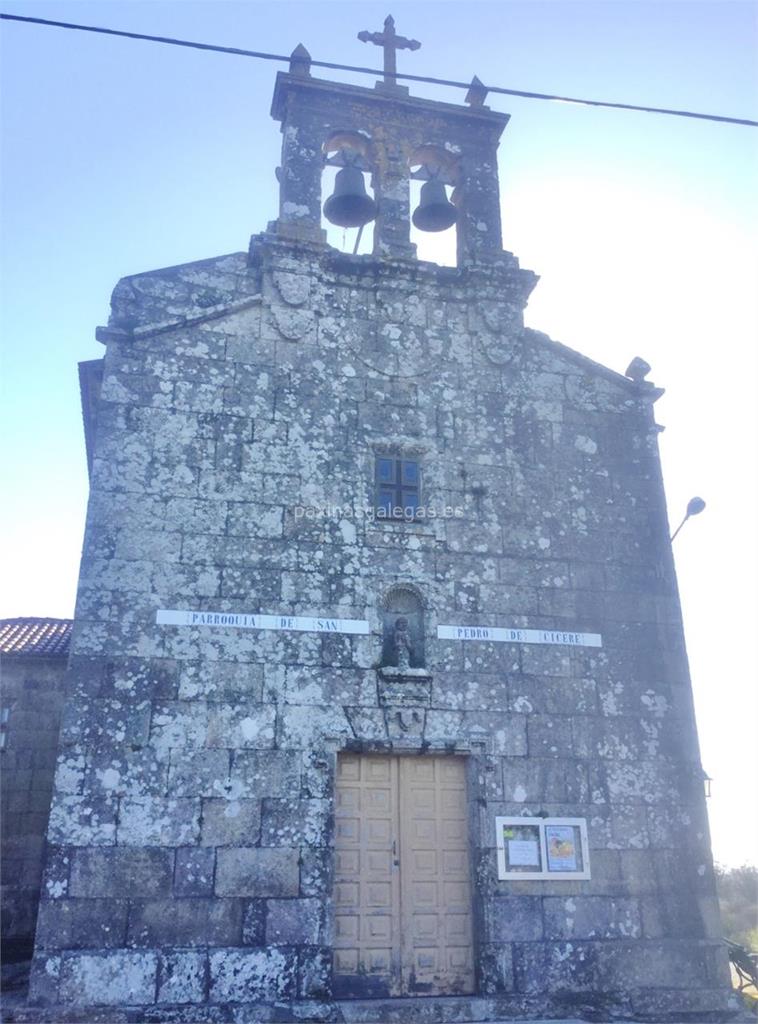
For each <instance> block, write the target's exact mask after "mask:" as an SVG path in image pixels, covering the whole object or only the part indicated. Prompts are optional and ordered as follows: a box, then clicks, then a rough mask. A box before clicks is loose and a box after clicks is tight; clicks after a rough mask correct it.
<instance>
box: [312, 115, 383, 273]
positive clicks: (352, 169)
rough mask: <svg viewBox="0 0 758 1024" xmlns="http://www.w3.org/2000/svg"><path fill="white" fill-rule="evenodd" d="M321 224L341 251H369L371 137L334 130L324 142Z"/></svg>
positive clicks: (373, 205)
mask: <svg viewBox="0 0 758 1024" xmlns="http://www.w3.org/2000/svg"><path fill="white" fill-rule="evenodd" d="M322 150H323V154H324V157H323V159H324V169H323V172H322V175H321V197H322V205H321V227H322V228H323V229H324V231H326V240H327V243H328V244H329V245H331V246H333V247H334V248H335V249H339V250H340V251H341V252H350V253H359V254H360V253H370V252H371V251H372V250H373V246H374V224H375V222H376V216H377V213H378V204H377V201H376V196H375V194H374V189H373V185H372V181H371V168H372V163H373V161H372V159H371V139H370V138H369V136H368V135H364V134H363V133H361V132H354V131H344V132H335V133H333V134H332V135H330V136H329V138H328V139H327V140H326V142H324V144H323V147H322Z"/></svg>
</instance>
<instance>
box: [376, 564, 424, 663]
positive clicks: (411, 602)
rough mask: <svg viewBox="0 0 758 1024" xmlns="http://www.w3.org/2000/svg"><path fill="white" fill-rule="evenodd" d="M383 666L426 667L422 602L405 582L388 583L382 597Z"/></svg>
mask: <svg viewBox="0 0 758 1024" xmlns="http://www.w3.org/2000/svg"><path fill="white" fill-rule="evenodd" d="M382 667H385V668H393V669H397V670H398V671H403V670H404V669H409V668H410V669H423V668H425V667H426V655H425V631H424V603H423V601H422V599H421V595H420V593H419V592H418V590H417V589H416V588H415V587H412V586H410V585H409V584H407V583H398V584H395V585H394V586H392V587H390V589H389V590H388V591H387V592H386V593H385V595H384V597H383V599H382Z"/></svg>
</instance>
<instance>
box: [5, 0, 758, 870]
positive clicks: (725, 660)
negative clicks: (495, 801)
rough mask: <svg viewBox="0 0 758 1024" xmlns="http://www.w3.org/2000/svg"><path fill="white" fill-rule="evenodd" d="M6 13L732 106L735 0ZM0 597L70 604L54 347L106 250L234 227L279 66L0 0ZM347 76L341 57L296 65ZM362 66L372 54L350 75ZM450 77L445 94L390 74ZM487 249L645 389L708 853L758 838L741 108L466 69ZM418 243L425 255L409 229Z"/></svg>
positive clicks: (73, 331) (247, 219) (193, 242)
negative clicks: (490, 170)
mask: <svg viewBox="0 0 758 1024" xmlns="http://www.w3.org/2000/svg"><path fill="white" fill-rule="evenodd" d="M0 6H2V9H3V10H4V11H6V12H7V13H15V14H24V15H27V16H36V17H43V18H45V17H46V18H52V19H57V20H63V21H76V22H84V23H91V24H97V25H103V26H106V27H112V28H121V29H127V30H133V31H139V32H147V33H153V34H159V35H174V36H178V37H184V38H189V39H196V40H200V41H207V42H214V43H220V44H224V45H231V46H240V47H245V48H249V49H256V50H269V51H273V52H277V53H289V52H290V51H291V50H292V49H293V48H294V47H295V45H296V44H297V43H298V42H303V43H304V44H305V45H306V46H307V48H308V49H309V50H310V52H311V53H312V55H313V56H314V57H315V58H318V59H324V60H337V61H343V62H345V63H352V64H372V65H374V66H378V65H379V63H380V60H381V54H380V53H379V51H378V50H377V49H376V48H374V47H369V46H366V45H364V44H362V43H360V42H358V41H357V39H356V38H355V37H356V34H357V32H358V31H359V30H361V29H364V28H366V29H371V30H377V29H379V28H381V25H382V22H383V20H384V17H385V16H386V15H387V13H389V12H390V11H391V13H393V14H394V16H395V19H396V22H397V29H398V31H399V32H400V33H401V34H404V35H408V36H412V37H415V38H417V39H420V40H421V42H422V44H423V45H422V48H421V49H420V50H419V51H417V52H415V53H412V54H409V53H401V54H400V57H399V67H400V70H408V71H411V72H413V73H417V74H429V75H436V76H440V77H450V78H457V79H463V80H467V79H469V78H470V77H471V76H472V75H473V74H474V73H476V74H478V75H479V77H480V78H481V79H482V80H484V81H485V82H487V81H489V82H492V83H496V84H500V85H504V86H508V87H512V88H516V89H530V90H535V91H540V92H555V93H562V94H567V95H576V96H587V97H590V98H602V99H608V100H615V101H621V102H632V103H640V104H650V105H655V106H666V107H684V108H688V109H693V110H702V111H707V112H713V113H723V114H731V115H733V116H737V117H749V118H756V117H758V102H757V99H758V97H757V92H758V81H757V79H756V70H755V69H756V56H757V55H758V46H757V39H758V34H757V30H756V13H757V10H758V9H757V8H756V5H755V4H753V3H741V2H730V0H721V2H716V3H713V2H702V3H691V2H676V0H671V2H654V3H648V2H637V3H629V2H626V0H605V2H595V3H582V2H573V0H560V2H544V3H543V2H540V0H530V2H493V3H461V2H459V0H449V2H432V0H430V2H428V3H414V2H400V3H393V4H392V5H391V7H388V6H387V4H385V3H381V4H377V3H373V2H365V3H360V2H359V3H355V2H351V3H342V2H323V0H318V2H312V3H288V2H286V0H279V2H271V0H268V2H265V3H257V2H247V3H237V2H223V0H222V2H209V0H198V2H192V0H182V2H163V0H142V2H121V0H114V2H110V3H109V2H85V0H82V2H78V3H77V2H68V0H65V2H59V3H48V2H36V0H28V2H24V3H19V2H18V0H6V2H5V3H3V4H2V5H0ZM1 32H2V58H3V61H2V80H1V84H2V92H3V107H2V134H3V150H2V174H3V178H2V207H3V208H2V213H3V219H4V225H5V227H4V247H3V268H2V269H3V284H4V292H3V306H4V313H3V328H4V355H3V380H4V395H3V416H4V419H5V422H4V424H3V427H2V437H3V438H4V440H5V445H4V455H3V465H4V470H5V473H4V476H5V497H4V500H3V507H2V511H1V516H2V519H1V520H0V528H1V529H2V536H3V538H4V540H5V542H6V555H5V565H6V577H7V579H6V590H5V594H4V596H3V600H2V605H0V614H2V615H3V616H13V615H56V616H67V615H70V614H71V613H72V610H73V601H74V592H75V585H76V575H77V570H78V558H79V550H80V544H81V534H82V526H83V520H84V508H85V502H86V492H87V482H86V470H85V461H84V442H83V438H82V431H81V419H80V413H79V399H78V388H77V375H76V363H77V361H78V360H81V359H91V358H97V357H99V356H100V355H101V353H102V349H101V346H100V345H99V344H97V343H96V342H95V340H94V328H95V326H96V325H98V324H102V323H105V322H106V320H107V317H108V301H109V296H110V292H111V290H112V288H113V287H114V285H115V284H116V282H117V281H118V279H119V278H120V277H122V276H124V275H126V274H132V273H137V272H139V271H144V270H150V269H154V268H157V267H162V266H170V265H173V264H177V263H183V262H188V261H190V260H194V259H200V258H204V257H209V256H214V255H218V254H220V253H224V252H233V251H239V250H243V249H245V248H246V247H247V243H248V239H249V236H250V234H251V233H253V232H258V231H261V230H264V229H265V226H266V223H267V221H269V220H271V219H273V218H274V217H275V216H276V182H275V179H274V167H275V166H276V165H277V163H278V157H279V129H278V125H276V124H275V123H274V122H273V121H271V119H270V118H269V115H268V110H269V104H270V97H271V92H272V88H273V80H274V75H275V73H276V70H277V69H278V68H279V66H280V65H276V64H273V63H268V62H260V61H252V60H245V59H242V58H235V57H226V56H220V55H214V54H208V53H201V52H196V51H190V50H179V49H174V48H169V47H164V46H158V45H156V44H150V43H139V42H130V41H126V40H119V39H108V38H104V37H97V36H92V35H85V34H81V33H73V32H65V31H62V30H56V29H50V28H41V27H31V26H23V25H17V24H9V23H7V22H6V23H3V24H2V27H1ZM317 74H319V75H320V76H321V77H332V78H336V79H337V80H343V81H349V80H354V79H352V78H351V76H350V75H342V74H340V73H337V72H334V73H331V72H330V73H328V74H327V73H322V72H317ZM359 81H360V82H361V84H369V83H370V80H364V79H359ZM411 91H412V93H413V94H414V95H419V96H428V97H431V98H440V99H445V100H448V101H452V102H458V101H460V100H461V99H462V97H461V95H460V93H458V92H455V91H451V90H446V89H445V90H443V89H434V88H431V87H427V86H423V85H412V86H411ZM488 102H489V103H490V105H491V106H492V107H493V108H494V109H497V110H505V111H508V112H510V113H511V115H512V119H511V123H510V125H509V126H508V128H507V130H506V133H505V137H504V142H503V145H502V147H501V151H500V173H501V185H502V194H503V215H504V234H505V245H506V248H508V249H511V250H512V251H514V252H515V253H516V254H517V255H518V256H519V258H520V259H521V262H522V265H524V266H527V267H529V268H531V269H533V270H535V271H536V272H537V273H539V274H540V275H541V278H542V279H541V282H540V284H539V285H538V286H537V289H536V291H535V293H534V296H533V298H532V301H531V303H530V306H529V311H528V322H529V323H530V325H531V326H533V327H537V328H538V329H540V330H544V331H546V332H547V333H549V334H551V335H552V336H553V337H555V338H556V339H558V340H560V341H563V342H565V343H567V344H569V345H571V346H572V347H574V348H576V349H578V350H579V351H581V352H583V353H585V354H586V355H589V356H591V357H592V358H594V359H597V360H598V361H600V362H603V363H605V364H606V365H608V366H610V367H612V368H613V369H616V370H619V371H622V372H623V370H624V369H625V367H626V365H627V363H628V362H629V360H630V359H631V357H632V356H634V355H641V356H643V357H644V358H645V359H647V360H648V362H650V363H651V364H652V366H653V372H652V374H651V378H652V379H653V380H654V381H655V382H656V383H657V384H659V385H662V386H665V387H666V388H667V394H666V396H665V397H664V398H663V399H661V401H660V402H659V403H658V406H657V407H656V408H657V415H658V419H659V421H660V422H661V423H663V424H665V425H666V427H667V430H666V433H665V434H663V435H662V439H661V447H662V454H663V460H664V472H665V479H666V485H667V493H668V499H669V508H670V517H671V520H672V524H673V525H675V524H676V523H678V521H679V519H680V518H681V515H682V514H683V510H684V507H685V505H686V503H687V500H688V499H689V498H690V497H691V496H692V495H693V494H696V493H697V494H701V495H702V496H703V497H704V498H705V499H706V501H707V502H708V508H707V510H706V512H704V513H703V515H702V516H700V517H699V518H698V519H696V520H693V521H692V522H690V523H688V524H687V526H686V528H685V529H684V531H683V532H682V534H681V535H680V536H679V538H677V541H676V555H677V565H678V571H679V580H680V588H681V591H682V600H683V605H684V612H685V625H686V630H687V637H688V645H689V651H690V660H691V668H692V674H693V681H694V688H695V696H696V705H697V711H698V718H699V722H700V733H701V743H702V748H703V761H704V764H705V767H706V768H707V769H708V771H709V773H710V774H711V775H712V776H714V779H715V782H714V796H713V798H712V800H711V801H710V810H711V820H712V828H713V832H714V848H715V852H716V856H717V857H718V858H719V859H720V860H722V861H724V862H726V863H732V864H736V863H740V862H742V861H746V860H752V861H754V862H755V861H758V838H757V836H756V825H755V816H753V820H752V821H746V815H745V808H746V797H745V790H744V785H745V783H746V780H747V779H749V778H753V779H754V778H755V774H756V768H757V767H758V765H757V764H756V760H755V758H756V753H755V742H754V738H755V728H756V723H757V720H758V707H757V702H758V699H757V698H756V690H757V688H756V680H757V678H758V672H757V671H756V666H757V664H758V659H757V657H756V650H755V644H756V621H758V598H757V597H756V593H757V591H758V584H757V582H756V577H757V575H758V562H757V558H756V549H757V543H756V542H757V537H756V526H755V523H756V506H757V505H758V484H757V482H756V464H758V457H757V456H758V420H757V419H756V406H757V403H756V384H758V379H757V377H758V374H757V373H756V333H757V326H756V324H757V322H758V314H757V310H756V306H757V303H756V288H755V281H756V278H757V277H758V267H757V266H756V220H758V217H757V216H756V200H755V190H754V181H755V173H756V169H757V168H756V163H757V161H756V138H757V137H758V132H756V130H755V129H750V128H744V127H736V126H729V125H720V124H711V123H707V122H699V121H685V120H679V119H674V118H667V117H661V116H653V115H645V114H637V113H625V112H617V111H601V110H591V109H588V108H582V107H578V106H572V105H566V104H557V103H544V102H538V101H529V100H524V99H515V98H509V97H504V96H491V97H490V98H489V101H488ZM427 255H428V256H432V255H433V254H432V253H430V252H427Z"/></svg>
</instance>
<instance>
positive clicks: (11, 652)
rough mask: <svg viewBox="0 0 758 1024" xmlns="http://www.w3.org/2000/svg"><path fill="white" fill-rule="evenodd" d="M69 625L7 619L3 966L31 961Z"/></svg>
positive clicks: (0, 719) (1, 650) (0, 636)
mask: <svg viewBox="0 0 758 1024" xmlns="http://www.w3.org/2000/svg"><path fill="white" fill-rule="evenodd" d="M70 638H71V620H70V619H41V618H15V619H0V683H1V686H2V690H1V692H2V702H1V704H0V793H1V794H2V818H1V819H0V820H1V821H2V900H1V904H2V959H3V963H4V964H6V965H7V964H12V963H18V962H21V961H26V960H28V959H29V958H30V956H31V953H32V948H33V945H34V928H35V924H36V920H37V904H38V903H39V890H40V881H41V877H42V866H43V858H44V847H45V832H46V831H47V818H48V814H49V811H50V799H51V797H52V793H53V775H54V772H55V761H56V756H57V751H58V731H59V729H60V720H61V710H62V707H63V699H64V675H65V671H66V663H67V660H68V646H69V641H70Z"/></svg>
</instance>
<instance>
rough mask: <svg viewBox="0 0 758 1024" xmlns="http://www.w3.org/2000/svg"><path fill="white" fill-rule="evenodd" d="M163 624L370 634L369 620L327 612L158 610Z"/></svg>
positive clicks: (160, 622) (160, 624)
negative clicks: (279, 612)
mask: <svg viewBox="0 0 758 1024" xmlns="http://www.w3.org/2000/svg"><path fill="white" fill-rule="evenodd" d="M155 621H156V623H157V624H158V625H159V626H226V627H227V628H229V627H232V628H233V629H276V630H285V631H294V632H299V633H357V634H363V635H366V634H368V632H369V624H368V622H367V621H366V620H365V619H332V618H329V617H328V616H326V615H324V616H321V617H316V616H309V615H306V616H303V615H250V614H247V613H244V612H193V611H177V610H161V611H158V612H156V615H155Z"/></svg>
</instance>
